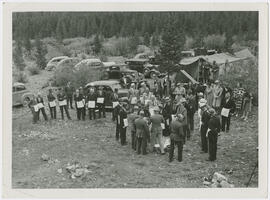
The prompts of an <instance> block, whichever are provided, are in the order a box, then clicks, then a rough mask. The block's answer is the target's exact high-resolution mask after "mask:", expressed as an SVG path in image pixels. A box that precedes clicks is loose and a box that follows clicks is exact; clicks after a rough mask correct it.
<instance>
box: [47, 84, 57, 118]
mask: <svg viewBox="0 0 270 200" xmlns="http://www.w3.org/2000/svg"><path fill="white" fill-rule="evenodd" d="M47 99H48V104H49V108H50V113H51V119H56V102H55V100H56V98H55V96H54V95H53V91H52V89H49V94H48V95H47Z"/></svg>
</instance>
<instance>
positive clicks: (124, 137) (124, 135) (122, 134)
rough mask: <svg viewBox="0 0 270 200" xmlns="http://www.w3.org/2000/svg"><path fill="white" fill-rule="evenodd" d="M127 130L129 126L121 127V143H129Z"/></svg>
mask: <svg viewBox="0 0 270 200" xmlns="http://www.w3.org/2000/svg"><path fill="white" fill-rule="evenodd" d="M126 132H127V128H123V127H120V142H121V145H125V144H126V143H127V140H126Z"/></svg>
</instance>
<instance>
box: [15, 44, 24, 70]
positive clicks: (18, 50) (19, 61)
mask: <svg viewBox="0 0 270 200" xmlns="http://www.w3.org/2000/svg"><path fill="white" fill-rule="evenodd" d="M15 45H16V46H15V49H14V53H13V54H12V55H13V62H14V64H15V66H16V67H17V69H19V70H20V71H23V70H24V68H25V63H24V59H23V52H22V45H21V42H19V41H17V42H16V43H15Z"/></svg>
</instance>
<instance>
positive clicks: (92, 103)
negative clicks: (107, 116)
mask: <svg viewBox="0 0 270 200" xmlns="http://www.w3.org/2000/svg"><path fill="white" fill-rule="evenodd" d="M95 107H96V102H95V101H88V108H95Z"/></svg>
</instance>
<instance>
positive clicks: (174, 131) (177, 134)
mask: <svg viewBox="0 0 270 200" xmlns="http://www.w3.org/2000/svg"><path fill="white" fill-rule="evenodd" d="M183 120H184V116H183V115H182V114H177V115H176V120H174V121H172V123H171V135H170V138H171V145H170V154H169V162H172V161H173V154H174V146H175V145H176V146H177V149H178V161H179V162H181V161H182V151H183V144H184V137H185V135H184V131H183Z"/></svg>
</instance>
